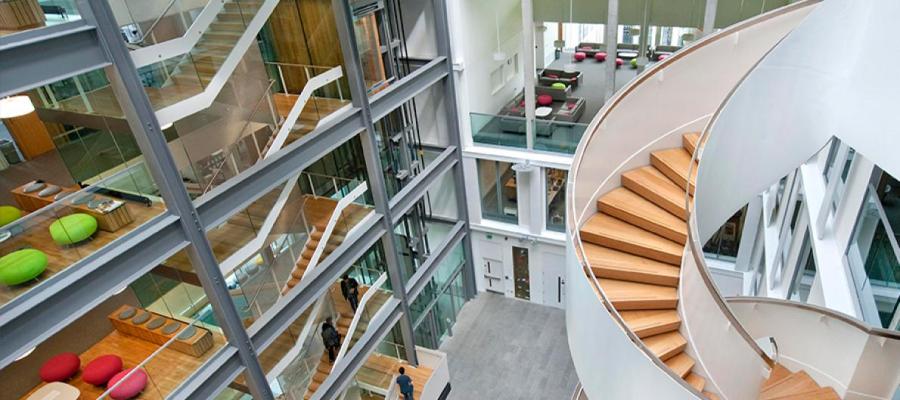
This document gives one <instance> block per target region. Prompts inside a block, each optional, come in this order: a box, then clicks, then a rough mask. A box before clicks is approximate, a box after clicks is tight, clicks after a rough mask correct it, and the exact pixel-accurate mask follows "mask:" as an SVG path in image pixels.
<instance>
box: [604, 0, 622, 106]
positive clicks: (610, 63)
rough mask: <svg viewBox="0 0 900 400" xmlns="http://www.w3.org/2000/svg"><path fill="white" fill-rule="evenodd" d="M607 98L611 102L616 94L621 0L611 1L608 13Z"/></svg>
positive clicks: (606, 36) (606, 37) (606, 35)
mask: <svg viewBox="0 0 900 400" xmlns="http://www.w3.org/2000/svg"><path fill="white" fill-rule="evenodd" d="M604 36H605V39H606V85H607V86H606V96H604V97H605V99H606V100H607V101H609V99H610V98H612V96H613V93H615V92H616V58H617V57H618V54H617V49H618V45H619V0H609V8H608V9H607V12H606V34H605V35H604Z"/></svg>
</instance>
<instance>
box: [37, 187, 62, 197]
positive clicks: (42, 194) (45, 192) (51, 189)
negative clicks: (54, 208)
mask: <svg viewBox="0 0 900 400" xmlns="http://www.w3.org/2000/svg"><path fill="white" fill-rule="evenodd" d="M60 190H62V189H61V188H60V187H59V186H56V185H47V187H45V188H44V189H43V190H41V191H40V192H38V196H40V197H47V196H52V195H54V194H57V193H59V191H60Z"/></svg>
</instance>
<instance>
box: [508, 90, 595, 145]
mask: <svg viewBox="0 0 900 400" xmlns="http://www.w3.org/2000/svg"><path fill="white" fill-rule="evenodd" d="M544 89H551V88H544ZM567 89H568V88H567ZM537 90H538V88H537V87H535V91H536V92H537ZM562 92H563V91H561V90H556V93H554V95H557V96H558V95H559V93H562ZM536 94H537V95H540V94H541V93H536ZM557 98H558V97H554V100H553V104H551V105H550V107H551V108H552V109H553V111H552V112H551V113H550V115H549V116H548V117H546V118H538V121H539V122H540V121H546V122H552V121H561V122H577V121H578V119H579V118H581V116H582V115H584V110H585V108H586V104H587V101H586V100H585V99H583V98H581V97H568V96H566V97H563V98H561V99H560V100H557ZM524 103H525V95H524V94H519V95H518V96H516V98H515V99H513V100H512V101H510V102H509V103H507V105H506V106H505V107H503V109H501V110H500V113H499V114H498V118H499V119H500V121H499V123H500V129H501V130H502V131H503V132H511V133H519V134H525V132H526V125H525V124H526V123H525V104H524ZM553 129H554V127H553V124H551V123H537V124H535V134H536V135H537V136H542V137H550V136H552V135H553Z"/></svg>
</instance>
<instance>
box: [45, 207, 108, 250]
mask: <svg viewBox="0 0 900 400" xmlns="http://www.w3.org/2000/svg"><path fill="white" fill-rule="evenodd" d="M94 232H97V219H96V218H94V217H93V216H92V215H88V214H82V213H76V214H72V215H66V216H65V217H62V218H60V219H58V220H56V221H54V222H53V223H52V224H50V236H51V237H53V241H54V242H56V244H58V245H60V246H67V245H71V244H75V243H79V242H83V241H85V240H87V239H88V238H90V237H91V235H93V234H94Z"/></svg>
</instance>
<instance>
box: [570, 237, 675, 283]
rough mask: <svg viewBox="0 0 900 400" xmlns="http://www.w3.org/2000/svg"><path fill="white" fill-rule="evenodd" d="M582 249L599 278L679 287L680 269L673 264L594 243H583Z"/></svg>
mask: <svg viewBox="0 0 900 400" xmlns="http://www.w3.org/2000/svg"><path fill="white" fill-rule="evenodd" d="M582 247H583V248H584V252H585V254H586V255H587V260H588V262H589V263H590V264H591V269H592V270H593V271H594V275H596V276H597V277H599V278H610V279H618V280H623V281H632V282H642V283H652V284H655V285H664V286H673V287H674V286H678V277H679V268H678V267H676V266H674V265H672V264H666V263H663V262H659V261H656V260H651V259H649V258H644V257H641V256H636V255H633V254H628V253H625V252H621V251H618V250H615V249H611V248H609V247H603V246H598V245H596V244H593V243H586V242H585V243H582Z"/></svg>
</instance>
